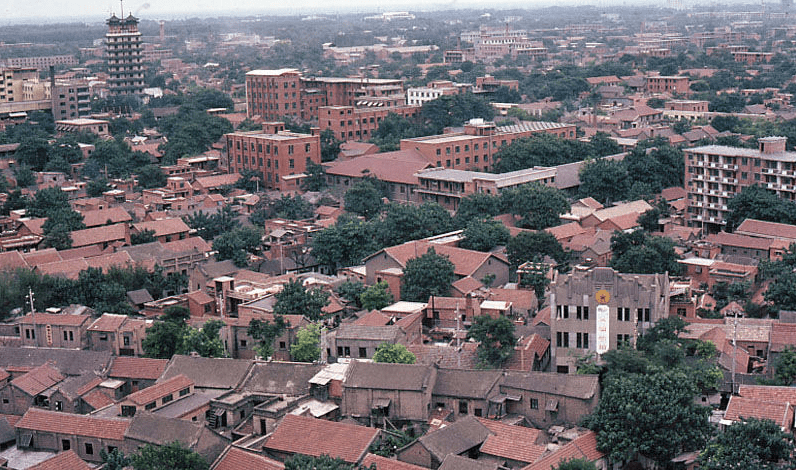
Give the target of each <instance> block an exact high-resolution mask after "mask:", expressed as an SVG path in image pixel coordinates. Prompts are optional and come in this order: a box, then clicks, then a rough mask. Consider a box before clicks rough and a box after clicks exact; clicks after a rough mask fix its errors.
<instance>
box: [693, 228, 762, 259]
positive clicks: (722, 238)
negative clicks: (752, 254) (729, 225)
mask: <svg viewBox="0 0 796 470" xmlns="http://www.w3.org/2000/svg"><path fill="white" fill-rule="evenodd" d="M705 241H707V242H711V243H715V244H716V245H720V246H737V247H741V248H750V249H753V250H762V251H765V252H766V256H768V249H769V248H770V247H771V239H769V238H759V237H752V236H749V235H738V234H737V233H727V232H719V233H714V234H711V235H708V236H707V237H706V238H705Z"/></svg>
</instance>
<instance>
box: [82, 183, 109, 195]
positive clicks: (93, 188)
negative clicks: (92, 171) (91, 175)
mask: <svg viewBox="0 0 796 470" xmlns="http://www.w3.org/2000/svg"><path fill="white" fill-rule="evenodd" d="M110 189H111V187H110V185H109V184H108V180H106V179H105V178H99V179H96V180H91V181H89V182H88V184H86V194H88V195H89V197H99V196H102V193H104V192H105V191H108V190H110Z"/></svg>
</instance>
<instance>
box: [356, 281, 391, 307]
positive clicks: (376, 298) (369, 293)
mask: <svg viewBox="0 0 796 470" xmlns="http://www.w3.org/2000/svg"><path fill="white" fill-rule="evenodd" d="M393 301H394V299H393V297H392V294H391V293H390V285H389V284H387V283H386V282H384V281H381V282H378V283H376V284H373V285H372V286H370V287H368V288H367V289H365V290H364V291H363V292H362V294H360V296H359V302H360V304H361V305H362V308H363V309H365V310H381V309H383V308H384V307H386V306H388V305H391V304H392V303H393Z"/></svg>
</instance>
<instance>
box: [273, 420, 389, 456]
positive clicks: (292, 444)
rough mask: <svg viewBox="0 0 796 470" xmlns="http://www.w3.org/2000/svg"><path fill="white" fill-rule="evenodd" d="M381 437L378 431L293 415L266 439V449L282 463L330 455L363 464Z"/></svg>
mask: <svg viewBox="0 0 796 470" xmlns="http://www.w3.org/2000/svg"><path fill="white" fill-rule="evenodd" d="M378 436H379V430H378V429H374V428H368V427H365V426H358V425H356V424H348V423H339V422H333V421H326V420H322V419H315V418H308V417H305V416H297V415H291V414H289V415H286V416H285V417H284V419H283V420H282V422H281V423H279V426H277V428H276V430H275V431H274V432H273V433H272V434H271V435H270V436H269V437H268V438H267V439H266V440H265V442H264V443H263V450H264V452H265V454H266V455H268V456H271V457H273V458H276V459H278V460H285V459H286V458H288V457H290V456H291V455H295V454H303V455H309V456H312V457H319V456H321V455H328V456H330V457H332V458H339V459H342V460H344V461H345V462H347V463H349V464H359V463H361V462H362V459H364V458H365V454H367V452H368V448H369V447H370V445H371V444H373V442H375V440H376V438H377V437H378Z"/></svg>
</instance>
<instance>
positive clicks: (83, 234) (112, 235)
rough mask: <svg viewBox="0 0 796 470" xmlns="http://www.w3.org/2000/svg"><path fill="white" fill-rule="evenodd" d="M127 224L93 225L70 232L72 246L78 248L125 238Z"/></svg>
mask: <svg viewBox="0 0 796 470" xmlns="http://www.w3.org/2000/svg"><path fill="white" fill-rule="evenodd" d="M127 230H128V229H127V225H125V224H115V225H108V226H105V227H94V228H87V229H83V230H75V231H73V232H72V246H73V247H74V248H79V247H82V246H88V245H97V244H103V243H110V242H114V241H117V240H126V239H127Z"/></svg>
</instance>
